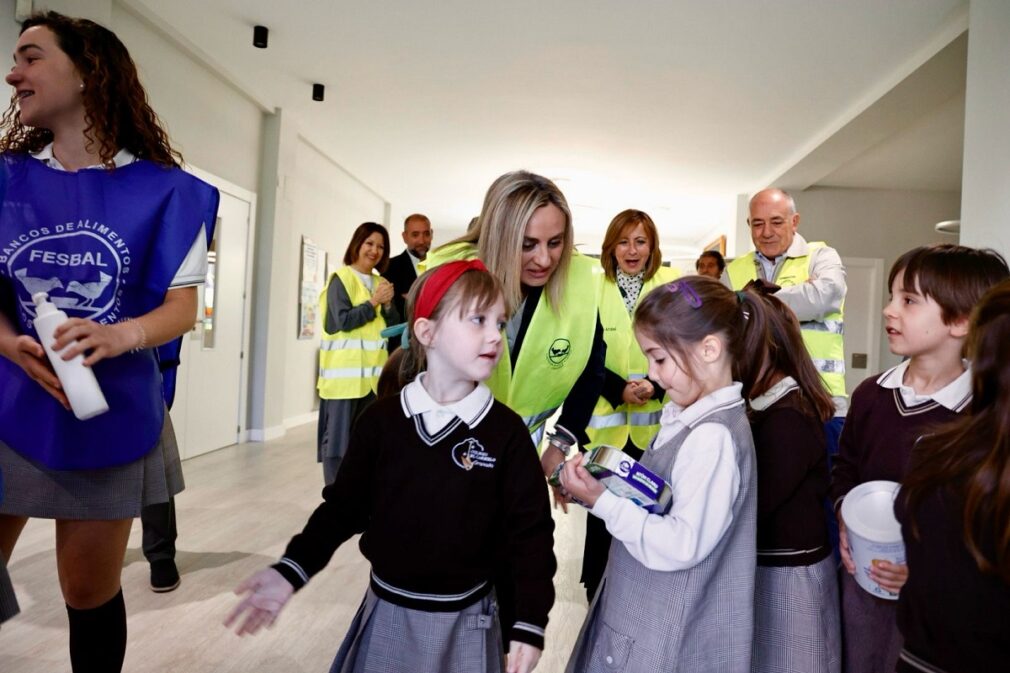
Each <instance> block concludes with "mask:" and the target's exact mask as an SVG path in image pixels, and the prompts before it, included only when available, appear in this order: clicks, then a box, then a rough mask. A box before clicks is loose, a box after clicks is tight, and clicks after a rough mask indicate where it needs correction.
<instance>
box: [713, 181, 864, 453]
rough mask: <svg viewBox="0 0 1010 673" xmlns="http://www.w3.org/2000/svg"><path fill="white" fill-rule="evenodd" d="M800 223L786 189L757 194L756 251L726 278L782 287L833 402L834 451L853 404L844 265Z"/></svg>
mask: <svg viewBox="0 0 1010 673" xmlns="http://www.w3.org/2000/svg"><path fill="white" fill-rule="evenodd" d="M799 223H800V214H799V213H797V212H796V203H795V202H794V201H793V197H792V196H790V195H789V194H788V193H786V192H785V191H783V190H781V189H774V188H770V189H764V190H762V191H760V192H758V193H757V194H755V195H754V197H753V198H752V199H751V200H750V217H748V218H747V224H748V225H749V226H750V234H751V240H752V241H753V242H754V247H755V248H757V250H756V251H754V252H749V253H747V254H746V255H741V256H740V257H737V258H736V259H735V260H733V261H732V262H731V263H730V264H729V266H727V267H726V271H725V273H724V274H723V282H724V283H726V284H727V285H729V286H730V287H732V288H733V289H734V290H741V289H743V287H744V285H746V284H747V283H748V282H749V281H752V280H755V279H761V280H764V281H767V282H769V283H774V284H775V285H778V286H780V288H781V289H780V290H778V291H777V292H776V293H775V296H776V297H777V298H778V299H781V300H782V302H783V303H784V304H786V305H787V306H788V307H789V308H791V309H792V310H793V312H794V313H795V314H796V317H797V318H799V321H800V327H801V329H802V330H803V341H804V343H805V344H806V346H807V351H808V352H809V353H810V357H811V358H812V359H813V361H814V365H815V366H816V367H817V370H818V371H819V372H820V374H821V379H822V380H823V381H824V386H825V387H826V388H827V389H828V392H829V393H830V394H831V396H832V398H833V399H834V402H835V418H834V419H832V422H831V423H829V424H828V427H827V431H828V448H829V450H830V451H831V452H832V454H834V453H835V452H836V451H837V450H838V448H837V447H838V435H839V434H840V433H841V427H842V422H843V420H844V418H845V412H846V411H847V410H848V406H849V405H848V397H847V396H846V394H845V352H844V342H843V338H844V318H843V314H842V311H843V304H844V302H845V290H846V286H845V267H843V266H842V259H841V257H839V256H838V252H837V251H835V249H834V248H831V247H828V246H827V245H825V244H824V243H820V242H817V243H808V242H807V241H806V240H805V239H804V238H803V236H801V235H800V234H798V233H797V232H796V229H797V226H798V225H799Z"/></svg>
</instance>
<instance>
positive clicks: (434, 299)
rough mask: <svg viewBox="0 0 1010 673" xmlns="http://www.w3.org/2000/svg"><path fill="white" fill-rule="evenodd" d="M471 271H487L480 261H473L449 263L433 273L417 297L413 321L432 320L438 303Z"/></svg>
mask: <svg viewBox="0 0 1010 673" xmlns="http://www.w3.org/2000/svg"><path fill="white" fill-rule="evenodd" d="M470 269H477V270H478V271H487V267H486V266H484V262H482V261H480V260H479V259H471V260H469V261H465V262H464V261H459V262H447V263H445V264H443V265H441V266H439V267H437V268H436V269H435V270H434V271H432V273H431V276H429V277H428V280H426V281H425V283H424V287H422V288H421V291H420V292H419V293H418V295H417V302H416V304H415V305H414V317H413V319H414V320H417V319H418V318H430V317H431V314H432V313H434V312H435V307H436V306H438V302H440V301H442V297H444V296H445V293H446V292H448V291H449V288H450V287H452V284H453V283H455V282H456V281H457V280H459V277H460V276H462V275H463V274H464V273H466V272H467V271H469V270H470Z"/></svg>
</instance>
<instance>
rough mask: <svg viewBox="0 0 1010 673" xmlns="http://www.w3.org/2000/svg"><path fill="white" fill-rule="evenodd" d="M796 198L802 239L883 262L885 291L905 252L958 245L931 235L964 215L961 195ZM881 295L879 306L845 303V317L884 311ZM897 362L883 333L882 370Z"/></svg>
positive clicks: (860, 192) (838, 192)
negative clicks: (938, 226)
mask: <svg viewBox="0 0 1010 673" xmlns="http://www.w3.org/2000/svg"><path fill="white" fill-rule="evenodd" d="M793 197H794V198H795V200H796V209H797V211H798V212H799V213H800V225H799V231H800V233H802V234H803V236H804V238H806V239H807V240H808V241H825V242H826V243H827V244H828V245H830V246H832V247H834V248H835V249H836V250H838V253H839V254H840V255H841V256H842V257H867V258H876V259H883V260H884V274H885V278H884V282H883V285H887V278H886V274H887V273H888V272H889V271H890V268H891V264H893V263H894V261H895V260H896V259H897V258H898V257H899V256H901V254H902V253H904V252H905V251H907V250H910V249H911V248H914V247H916V246H919V245H927V244H929V243H956V242H957V237H956V236H950V235H946V234H938V233H937V232H936V231H935V230H934V229H933V225H934V224H936V223H937V222H940V221H942V220H952V219H957V216H958V213H959V212H960V209H961V199H960V195H959V194H958V193H957V192H933V191H897V190H882V189H840V188H830V187H815V188H812V189H808V190H807V191H804V192H799V193H796V194H793ZM882 290H883V292H882V295H881V297H880V299H879V303H878V304H877V305H875V306H854V305H853V304H851V303H846V305H845V312H846V313H847V314H851V313H852V312H853V311H880V310H882V309H883V306H884V301H885V300H886V298H887V295H888V292H889V288H887V287H883V288H882ZM898 361H899V359H898V358H896V357H895V356H893V355H891V353H890V351H889V350H888V348H887V338H886V336H885V335H884V334H883V333H881V335H880V362H881V369H884V368H887V367H890V366H892V365H894V364H897V363H898Z"/></svg>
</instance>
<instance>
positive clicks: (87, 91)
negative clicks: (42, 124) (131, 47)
mask: <svg viewBox="0 0 1010 673" xmlns="http://www.w3.org/2000/svg"><path fill="white" fill-rule="evenodd" d="M34 26H44V27H46V28H48V29H49V30H51V31H52V32H53V34H54V35H55V36H56V43H57V44H58V45H59V47H60V49H62V50H63V52H64V53H65V54H66V55H67V56H68V57H69V58H70V60H71V62H72V63H73V64H74V67H75V68H76V69H77V72H78V74H80V76H81V78H82V79H83V80H84V89H83V91H82V92H81V95H82V97H83V98H84V121H85V123H86V127H85V129H84V136H85V138H86V139H87V147H88V150H89V151H90V150H91V149H92V148H93V147H95V146H96V145H97V147H98V155H99V157H100V158H101V161H102V163H103V164H105V165H107V166H111V165H112V158H113V157H114V156H115V155H116V152H118V151H119V150H121V149H125V150H128V151H129V152H131V153H132V154H134V155H135V156H136V157H138V158H140V159H147V160H148V161H152V162H154V163H157V164H161V165H163V166H179V165H180V164H181V163H182V155H181V154H180V153H179V152H178V151H176V150H174V149H172V147H171V145H170V144H169V141H168V134H167V133H165V129H164V128H162V125H161V121H160V120H159V119H158V115H156V114H155V113H154V110H152V109H151V106H150V104H149V103H148V101H147V92H146V91H144V87H143V85H142V84H141V83H140V77H139V76H138V75H137V66H136V65H135V64H134V62H133V59H132V58H130V53H129V52H128V51H127V49H126V47H125V46H124V45H123V43H122V42H121V41H120V40H119V38H118V37H116V34H115V33H113V32H112V31H111V30H109V29H108V28H105V27H104V26H101V25H99V24H97V23H95V22H94V21H89V20H87V19H75V18H72V17H68V16H64V15H63V14H59V13H57V12H40V13H37V14H33V15H32V16H30V17H29V18H28V19H27V20H25V22H24V23H23V24H22V25H21V33H24V32H25V31H26V30H28V29H29V28H32V27H34ZM0 133H2V134H3V137H2V138H0V151H2V152H13V153H18V154H26V153H34V152H38V151H39V150H41V149H42V148H43V147H45V146H46V145H47V144H49V143H51V142H52V141H53V133H52V131H50V130H49V129H44V128H35V127H31V126H24V125H23V124H22V123H21V112H20V109H19V107H18V104H17V97H16V96H12V97H11V103H10V107H8V108H7V111H6V112H5V113H4V115H3V118H2V119H0Z"/></svg>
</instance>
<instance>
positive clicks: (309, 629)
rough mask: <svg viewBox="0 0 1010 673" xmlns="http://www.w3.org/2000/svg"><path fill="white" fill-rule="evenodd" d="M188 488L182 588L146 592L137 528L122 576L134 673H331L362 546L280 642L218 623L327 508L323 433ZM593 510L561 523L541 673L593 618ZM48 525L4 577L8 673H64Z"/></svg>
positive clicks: (199, 469) (288, 624)
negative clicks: (10, 602) (243, 589)
mask: <svg viewBox="0 0 1010 673" xmlns="http://www.w3.org/2000/svg"><path fill="white" fill-rule="evenodd" d="M183 466H184V471H185V475H186V485H187V488H186V490H185V491H184V492H183V493H182V494H180V495H179V497H178V498H177V500H176V504H177V510H178V521H179V542H178V549H179V552H178V557H177V562H178V565H179V570H180V572H181V573H182V586H180V587H179V588H178V589H177V590H175V591H173V592H171V593H167V594H155V593H153V592H152V591H151V590H150V589H149V588H148V565H147V563H146V561H145V560H144V557H143V555H142V554H141V551H140V537H141V535H140V522H139V520H138V521H135V522H134V526H133V531H132V533H131V536H130V544H129V547H128V549H127V552H126V560H125V563H124V568H123V592H124V594H125V597H126V609H127V614H128V615H129V645H128V647H127V652H126V664H125V667H124V670H125V671H128V672H130V673H133V672H137V673H143V672H154V671H157V672H159V673H160V672H164V671H180V672H182V671H185V672H186V673H203V672H206V673H211V672H213V673H226V672H228V671H243V672H248V671H255V672H257V673H299V672H302V671H304V672H313V673H316V672H324V671H327V670H329V666H330V663H331V661H332V659H333V656H334V655H335V654H336V651H337V647H338V645H339V643H340V641H341V639H342V638H343V636H344V632H345V631H346V629H347V627H348V625H349V624H350V621H351V618H352V617H353V615H354V612H355V610H356V609H357V606H358V603H359V602H360V600H361V597H362V595H363V593H364V591H365V587H366V586H367V582H368V564H367V563H366V562H365V560H364V559H363V558H362V556H361V554H360V552H359V551H358V546H357V542H356V538H355V540H354V541H352V542H348V543H347V544H345V545H344V546H343V547H341V548H340V549H339V550H338V551H337V553H336V555H335V556H334V557H333V560H332V561H331V562H330V564H329V566H328V567H327V568H326V569H325V570H324V571H323V572H322V573H320V574H319V575H318V576H317V577H316V578H314V579H313V581H312V583H311V584H310V585H309V586H308V587H306V589H305V590H304V591H302V592H301V593H299V594H298V595H296V596H295V597H294V599H293V600H292V602H291V603H290V604H289V605H288V606H287V607H286V608H285V611H284V613H283V614H282V615H281V617H280V619H279V620H278V622H277V624H275V625H274V628H273V629H272V630H269V631H267V632H265V633H260V634H259V635H257V636H246V637H244V638H239V637H238V636H235V635H234V634H233V633H231V632H229V631H227V630H226V629H225V628H224V627H223V626H222V625H221V621H222V620H223V619H224V617H225V615H226V614H227V613H228V611H229V609H230V608H231V607H232V606H233V605H234V604H235V603H236V601H237V599H236V597H235V596H234V595H233V593H232V590H233V589H234V587H235V586H236V585H237V584H238V583H239V581H241V580H242V579H243V578H245V577H246V576H247V575H249V574H251V573H253V572H255V571H256V570H259V569H260V568H263V567H265V566H267V565H269V564H270V563H273V562H274V561H275V560H276V559H277V557H278V556H279V555H280V553H281V552H282V551H283V550H284V546H285V544H286V543H287V541H288V539H289V538H290V537H291V535H293V534H294V533H295V532H297V531H298V530H300V528H301V527H302V525H304V523H305V520H306V519H307V517H308V515H309V513H310V512H311V511H312V509H313V508H314V507H315V506H316V505H317V504H318V502H319V492H320V489H321V487H322V470H321V468H320V467H319V466H318V465H317V464H316V463H315V428H314V426H312V425H305V426H301V427H298V428H295V429H294V430H292V431H290V432H289V433H288V434H287V435H286V436H285V437H283V438H281V439H279V440H276V441H272V442H267V443H265V444H242V445H238V446H234V447H229V448H227V449H222V450H220V451H216V452H214V453H211V454H207V455H204V456H200V457H198V458H194V459H192V460H188V461H186V462H185V463H183ZM585 517H586V514H585V511H584V510H582V509H581V508H579V507H577V506H573V507H572V508H570V513H569V514H568V515H564V514H561V513H560V512H558V513H556V515H555V519H556V522H557V529H556V532H555V553H556V554H557V556H558V574H557V576H556V577H555V588H556V591H557V601H556V602H555V604H554V609H553V610H552V611H551V621H550V624H549V626H548V629H547V649H546V651H545V653H544V656H543V658H542V659H541V661H540V665H539V666H538V667H537V671H538V673H561V672H562V671H563V670H564V665H565V662H566V661H567V658H568V654H569V653H570V652H571V648H572V645H573V644H574V641H575V638H576V636H577V635H578V630H579V627H580V626H581V624H582V620H583V619H584V617H585V614H586V599H585V590H584V589H583V588H582V585H581V584H579V582H578V579H579V570H580V564H581V556H582V539H583V535H584V531H585ZM54 546H55V541H54V529H53V523H52V522H51V521H44V520H35V521H31V522H29V524H28V526H27V527H26V529H25V531H24V533H23V534H22V536H21V539H20V541H19V542H18V546H17V548H16V549H15V550H14V554H13V557H12V558H11V560H10V563H9V564H8V565H9V570H10V574H11V578H12V579H13V581H14V589H15V591H16V593H17V596H18V601H19V602H20V604H21V614H20V615H18V616H17V617H16V618H14V619H13V620H12V621H10V622H7V623H6V624H5V625H4V626H3V628H2V629H0V673H54V672H59V671H69V670H70V663H69V656H68V654H67V616H66V609H65V607H64V604H63V600H62V599H61V597H60V592H59V588H58V584H57V580H56V562H55V559H56V557H55V553H54Z"/></svg>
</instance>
